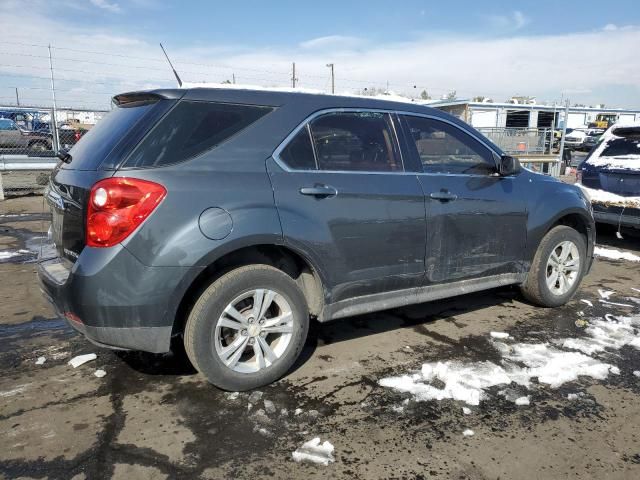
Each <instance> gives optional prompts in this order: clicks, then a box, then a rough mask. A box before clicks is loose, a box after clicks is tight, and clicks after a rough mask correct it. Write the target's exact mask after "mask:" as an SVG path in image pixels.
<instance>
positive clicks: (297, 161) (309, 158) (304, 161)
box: [280, 125, 316, 170]
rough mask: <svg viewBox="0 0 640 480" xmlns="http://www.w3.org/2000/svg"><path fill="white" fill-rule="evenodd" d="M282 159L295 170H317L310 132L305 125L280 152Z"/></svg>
mask: <svg viewBox="0 0 640 480" xmlns="http://www.w3.org/2000/svg"><path fill="white" fill-rule="evenodd" d="M280 159H281V160H282V161H283V162H284V163H285V164H286V165H287V166H288V167H289V168H292V169H294V170H315V169H316V159H315V156H314V155H313V146H312V145H311V138H310V137H309V130H308V128H307V126H306V125H305V127H304V128H302V129H301V130H300V131H299V132H298V133H297V134H296V135H295V136H294V137H293V139H291V141H290V142H289V143H288V144H287V146H286V147H285V148H284V149H283V150H282V152H280Z"/></svg>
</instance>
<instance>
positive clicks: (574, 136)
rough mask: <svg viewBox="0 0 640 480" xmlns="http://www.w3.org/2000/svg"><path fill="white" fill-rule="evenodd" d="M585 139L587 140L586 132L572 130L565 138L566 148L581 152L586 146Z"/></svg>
mask: <svg viewBox="0 0 640 480" xmlns="http://www.w3.org/2000/svg"><path fill="white" fill-rule="evenodd" d="M585 138H587V133H586V132H584V131H582V130H576V129H574V130H571V132H570V133H567V134H566V135H565V137H564V146H565V148H569V149H573V150H580V149H581V148H582V147H583V145H584V141H585Z"/></svg>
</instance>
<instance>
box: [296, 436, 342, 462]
mask: <svg viewBox="0 0 640 480" xmlns="http://www.w3.org/2000/svg"><path fill="white" fill-rule="evenodd" d="M333 450H334V447H333V445H331V443H329V441H327V440H325V441H324V443H320V438H318V437H316V438H314V439H313V440H309V441H308V442H305V443H304V444H303V445H302V446H301V447H299V448H297V449H296V451H295V452H293V454H292V455H293V459H294V460H295V461H296V462H311V463H318V464H320V465H324V466H327V465H329V463H330V462H334V461H335V458H333Z"/></svg>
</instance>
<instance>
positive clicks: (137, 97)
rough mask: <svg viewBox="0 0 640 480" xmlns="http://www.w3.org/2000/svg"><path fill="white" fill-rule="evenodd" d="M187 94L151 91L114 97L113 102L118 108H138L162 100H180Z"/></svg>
mask: <svg viewBox="0 0 640 480" xmlns="http://www.w3.org/2000/svg"><path fill="white" fill-rule="evenodd" d="M184 94H185V91H184V90H176V89H167V90H150V91H146V92H145V91H143V92H128V93H121V94H119V95H116V96H114V97H113V99H112V101H113V103H114V104H115V105H117V106H118V107H136V106H140V105H147V104H149V103H155V102H158V101H160V100H170V99H173V100H178V99H179V98H181V97H182V96H183V95H184Z"/></svg>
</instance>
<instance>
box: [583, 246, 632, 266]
mask: <svg viewBox="0 0 640 480" xmlns="http://www.w3.org/2000/svg"><path fill="white" fill-rule="evenodd" d="M593 253H594V254H595V255H596V256H597V257H603V258H609V259H611V260H628V261H630V262H640V256H638V255H636V254H634V253H631V252H623V251H620V250H616V249H615V248H604V247H599V246H597V245H596V247H595V249H594V250H593Z"/></svg>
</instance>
